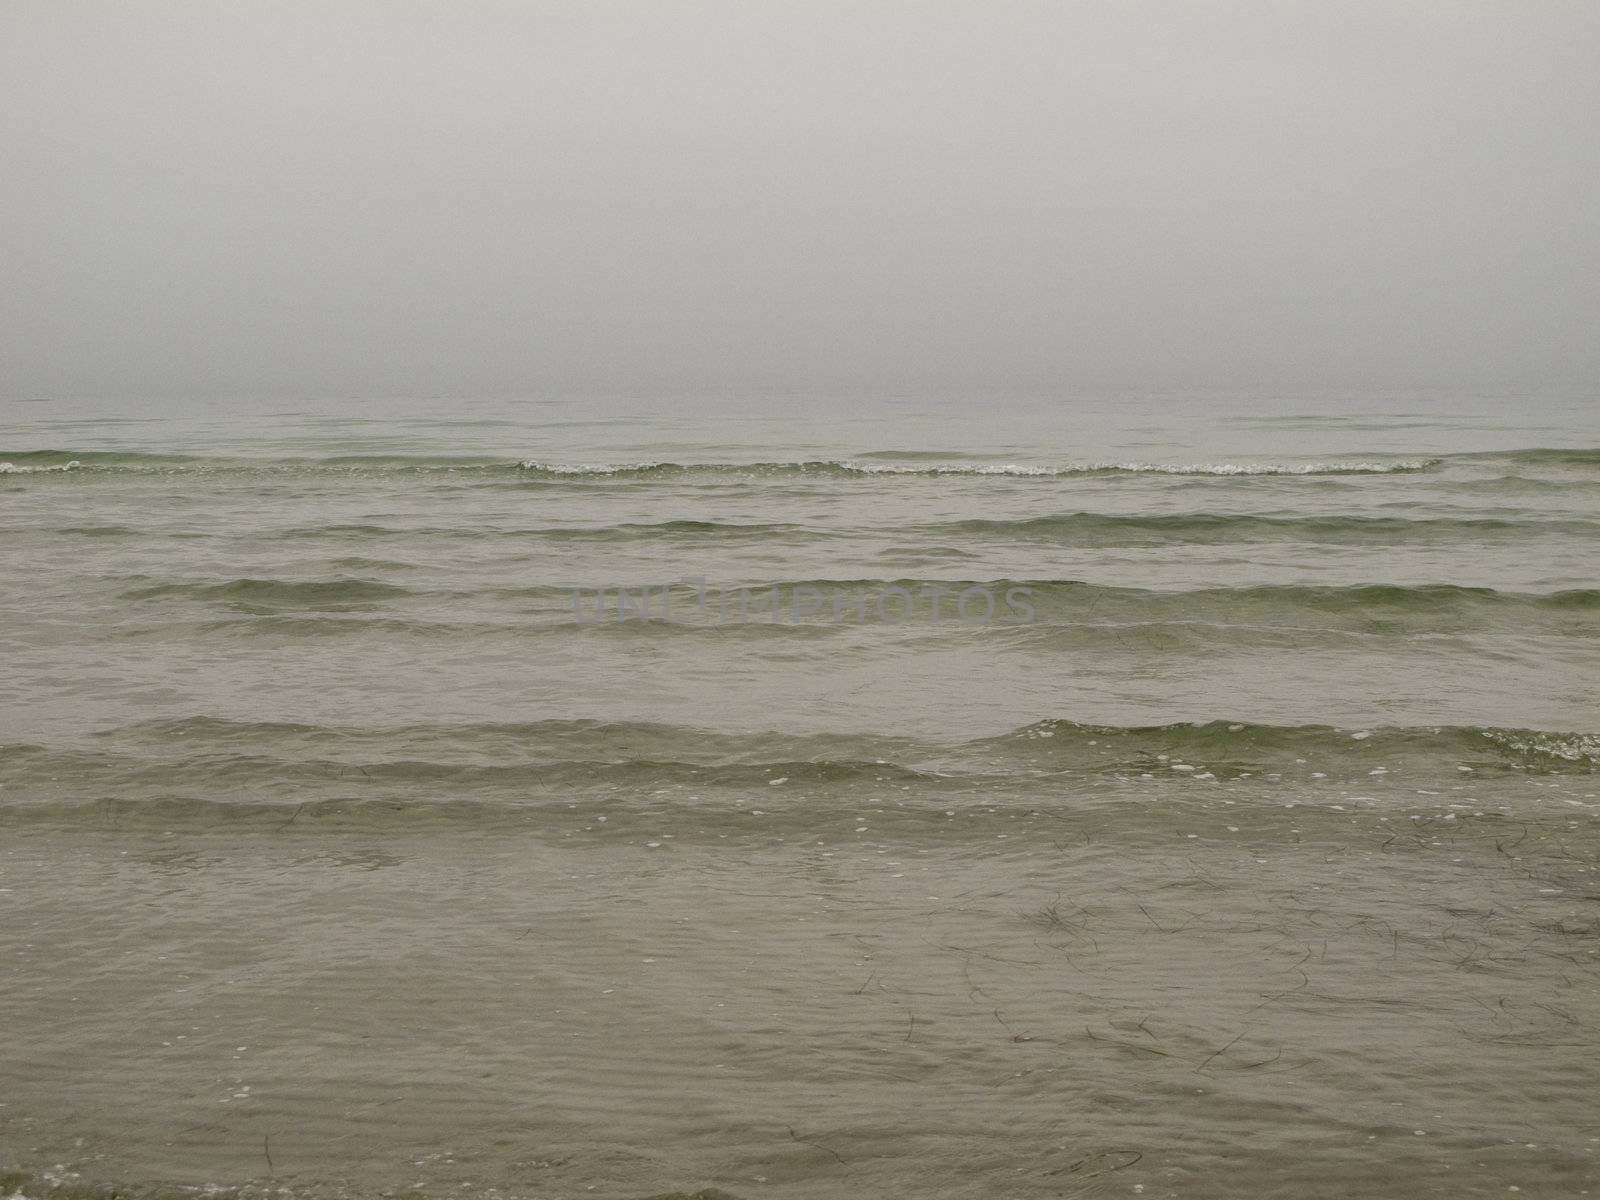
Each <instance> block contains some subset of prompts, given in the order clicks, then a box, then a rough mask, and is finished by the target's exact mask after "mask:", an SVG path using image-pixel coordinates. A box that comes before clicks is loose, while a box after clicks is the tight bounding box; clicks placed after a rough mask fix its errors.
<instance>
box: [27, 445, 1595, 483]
mask: <svg viewBox="0 0 1600 1200" xmlns="http://www.w3.org/2000/svg"><path fill="white" fill-rule="evenodd" d="M985 457H986V456H982V455H974V454H969V453H964V452H961V451H948V452H944V451H929V450H868V451H862V452H860V453H858V454H856V455H853V456H849V457H845V458H837V459H805V460H781V459H775V460H765V461H763V460H756V461H749V462H672V461H641V462H593V463H583V462H551V461H544V460H540V459H531V458H529V459H520V460H518V459H506V458H496V457H493V456H488V455H438V454H335V455H322V456H309V455H308V456H284V457H274V458H268V457H259V456H251V457H229V456H214V455H199V454H189V453H182V452H176V451H173V452H162V451H132V450H128V451H108V450H78V449H66V450H62V449H40V450H12V451H4V450H0V473H5V474H35V473H40V472H61V471H69V470H71V471H84V472H90V473H103V472H164V473H171V472H202V473H230V472H244V473H363V472H379V473H397V472H414V473H417V472H420V473H433V472H462V473H469V474H488V475H491V476H492V475H495V474H511V475H514V476H515V477H518V478H520V479H523V480H540V479H542V480H546V481H554V482H560V481H585V480H587V481H600V480H606V479H614V480H618V481H625V480H651V479H673V478H678V477H682V476H695V475H705V476H719V475H720V476H738V477H756V478H766V477H774V478H782V477H797V478H805V477H823V478H829V477H832V478H867V477H877V476H888V477H893V476H914V477H915V476H927V477H939V476H970V477H983V476H999V477H1010V478H1019V479H1021V478H1036V479H1064V478H1073V477H1078V476H1101V475H1178V476H1185V475H1190V476H1219V477H1237V476H1321V475H1393V474H1411V473H1416V472H1422V471H1433V470H1436V469H1437V468H1439V467H1441V466H1444V465H1448V464H1454V463H1476V462H1502V463H1508V464H1514V465H1524V466H1546V467H1551V466H1553V467H1579V468H1587V467H1593V466H1596V465H1600V449H1587V448H1578V449H1561V448H1548V447H1530V448H1525V449H1510V450H1489V451H1470V452H1464V453H1408V454H1395V453H1387V452H1385V453H1362V452H1355V453H1352V454H1350V455H1346V456H1341V457H1335V458H1325V459H1316V460H1306V461H1296V460H1285V461H1258V460H1254V459H1249V458H1241V459H1233V458H1228V457H1224V458H1221V459H1219V460H1217V461H1193V462H1153V461H1141V460H1134V459H1115V460H1101V461H1084V462H1064V463H1063V462H1055V463H1050V462H997V461H983V459H984V458H985Z"/></svg>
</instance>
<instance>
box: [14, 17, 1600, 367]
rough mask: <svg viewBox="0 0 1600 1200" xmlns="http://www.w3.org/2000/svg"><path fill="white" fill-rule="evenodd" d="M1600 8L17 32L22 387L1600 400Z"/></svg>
mask: <svg viewBox="0 0 1600 1200" xmlns="http://www.w3.org/2000/svg"><path fill="white" fill-rule="evenodd" d="M1597 63H1600V5H1597V4H1593V3H1590V2H1589V0H1570V2H1562V0H1516V2H1513V0H1504V2H1501V3H1477V2H1475V0H1458V2H1454V0H1453V2H1450V3H1422V2H1416V3H1396V2H1394V0H1384V2H1381V3H1368V2H1365V0H1341V2H1340V3H1337V4H1329V3H1326V2H1325V0H1321V2H1316V3H1310V2H1304V3H1303V2H1299V0H1259V2H1247V0H1204V2H1201V0H1195V2H1190V3H1184V2H1170V3H1162V2H1156V0H1147V2H1146V0H1119V2H1110V0H1104V2H1102V0H1082V2H1075V0H1054V2H1049V3H1033V2H1020V0H984V2H981V3H980V2H977V0H972V2H969V3H943V2H938V0H923V2H918V3H911V2H901V3H884V2H877V0H857V2H855V3H842V2H841V3H830V2H826V0H816V2H811V3H800V2H798V0H744V2H740V3H730V2H718V3H689V2H685V0H650V2H648V3H647V2H643V0H640V2H637V3H617V2H608V0H589V2H584V3H576V2H574V3H553V2H552V3H546V2H540V0H526V2H523V3H491V2H489V0H452V2H450V3H423V2H418V0H383V2H382V3H377V2H365V3H354V2H347V0H322V2H319V3H305V2H301V0H272V2H268V3H263V2H255V0H205V2H198V0H197V2H192V3H174V2H171V0H141V2H140V3H137V4H130V3H126V0H116V2H110V0H102V2H98V3H96V2H90V0H4V3H3V4H0V398H4V397H10V398H31V397H39V396H71V395H78V396H100V395H130V396H138V395H144V396H151V395H165V396H172V395H194V396H208V395H216V396H222V395H227V396H250V395H263V396H265V395H271V396H282V395H341V396H368V395H370V396H390V395H410V396H429V395H467V394H486V395H489V394H492V395H517V394H532V393H537V392H541V391H549V390H561V391H565V392H572V391H578V392H584V391H594V392H613V391H649V390H653V389H659V390H662V391H672V392H683V391H693V390H694V389H706V390H708V391H710V390H720V391H729V390H731V391H737V390H739V389H746V388H749V389H763V390H780V391H788V392H803V391H806V390H814V391H819V392H821V391H828V392H838V393H845V394H849V393H851V392H853V391H883V390H892V391H917V390H919V389H925V390H956V391H961V390H969V389H974V388H991V389H1002V390H1004V389H1024V390H1036V391H1039V392H1042V393H1051V392H1054V391H1057V390H1070V389H1072V388H1082V387H1101V388H1107V387H1109V388H1127V389H1140V388H1160V389H1172V388H1180V389H1181V388H1188V387H1192V388H1206V389H1218V388H1221V389H1227V388H1230V387H1294V388H1298V389H1302V390H1304V389H1307V388H1312V389H1314V388H1317V387H1321V386H1327V387H1373V388H1389V387H1444V388H1453V387H1461V388H1474V387H1475V388H1486V387H1487V388H1492V387H1524V386H1544V385H1579V386H1588V385H1592V384H1596V383H1600V202H1597V195H1600V70H1597V69H1596V64H1597Z"/></svg>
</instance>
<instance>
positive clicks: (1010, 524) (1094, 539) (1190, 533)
mask: <svg viewBox="0 0 1600 1200" xmlns="http://www.w3.org/2000/svg"><path fill="white" fill-rule="evenodd" d="M919 532H928V533H956V534H963V535H970V536H976V537H982V538H1015V539H1020V540H1025V541H1046V542H1051V543H1053V544H1068V545H1082V546H1122V545H1138V544H1142V543H1148V544H1152V545H1170V544H1171V543H1173V542H1183V543H1189V544H1198V545H1215V544H1226V543H1230V542H1264V541H1270V542H1307V541H1309V542H1326V543H1347V542H1373V541H1377V542H1386V543H1387V542H1418V541H1435V540H1440V539H1455V538H1471V539H1482V538H1485V537H1528V536H1538V535H1554V534H1563V535H1574V536H1582V537H1595V538H1600V523H1596V522H1594V521H1586V520H1576V519H1567V520H1562V519H1552V520H1508V519H1505V518H1498V517H1475V518H1467V517H1417V518H1411V517H1370V516H1354V515H1350V516H1317V517H1285V516H1259V515H1255V514H1252V513H1211V512H1189V513H1158V514H1147V515H1123V514H1112V513H1093V512H1075V513H1060V514H1053V515H1049V516H1036V517H1019V518H1013V519H995V518H974V519H970V520H964V521H949V522H942V523H935V524H930V525H924V526H920V527H919Z"/></svg>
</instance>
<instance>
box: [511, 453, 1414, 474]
mask: <svg viewBox="0 0 1600 1200" xmlns="http://www.w3.org/2000/svg"><path fill="white" fill-rule="evenodd" d="M862 457H865V456H862ZM1441 461H1442V460H1441V459H1438V458H1411V459H1395V460H1386V461H1379V460H1371V461H1338V462H1307V463H1250V462H1243V463H1233V462H1219V463H1154V462H1090V463H1079V464H1068V465H1058V466H1049V465H1041V464H1028V463H942V464H937V465H918V464H913V463H891V462H863V461H850V460H843V459H813V460H807V461H803V462H748V463H678V462H638V463H549V462H540V461H537V460H532V459H530V460H527V461H524V462H523V463H521V464H520V465H521V469H522V470H523V471H524V472H526V473H527V474H528V475H529V476H530V477H532V478H539V479H574V478H576V479H617V480H623V479H634V480H654V479H673V478H679V477H682V476H699V475H705V476H714V475H731V476H754V477H780V478H782V477H798V478H804V477H825V478H827V477H832V478H844V479H849V478H864V477H871V476H927V477H940V476H1007V477H1014V478H1036V479H1065V478H1072V477H1074V476H1096V475H1220V476H1239V475H1246V476H1248V475H1390V474H1405V473H1410V472H1416V471H1425V470H1428V469H1429V468H1430V467H1433V466H1435V465H1436V464H1438V463H1439V462H1441Z"/></svg>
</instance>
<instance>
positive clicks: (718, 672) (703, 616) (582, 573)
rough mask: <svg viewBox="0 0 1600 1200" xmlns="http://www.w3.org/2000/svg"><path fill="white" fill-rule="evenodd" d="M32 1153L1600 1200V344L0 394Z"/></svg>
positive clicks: (864, 1186) (222, 1184)
mask: <svg viewBox="0 0 1600 1200" xmlns="http://www.w3.org/2000/svg"><path fill="white" fill-rule="evenodd" d="M0 548H3V555H0V565H3V570H0V614H3V620H0V1195H7V1196H21V1197H27V1198H29V1200H44V1198H45V1197H51V1196H56V1197H101V1198H104V1200H111V1198H112V1197H117V1198H122V1200H136V1198H140V1197H158V1196H159V1197H169V1196H195V1197H202V1196H203V1197H224V1198H228V1197H239V1198H247V1197H248V1198H260V1200H267V1198H268V1197H278V1198H288V1197H297V1196H303V1197H307V1198H311V1200H320V1198H324V1197H326V1198H334V1197H340V1198H342V1197H359V1198H366V1197H384V1198H391V1197H396V1198H398V1197H414V1198H416V1200H444V1198H447V1197H473V1198H487V1200H517V1198H520V1197H530V1198H544V1197H597V1198H613V1200H645V1198H647V1197H667V1196H679V1197H690V1196H700V1197H706V1198H710V1197H722V1198H724V1200H726V1198H728V1197H733V1198H737V1200H755V1198H761V1197H771V1198H774V1200H777V1198H782V1200H802V1198H812V1197H825V1198H831V1197H840V1198H844V1197H851V1198H853V1197H864V1196H872V1197H894V1198H898V1197H905V1198H908V1200H911V1198H916V1200H944V1198H949V1200H956V1198H962V1200H965V1198H972V1197H983V1198H996V1200H999V1198H1003V1197H1017V1198H1021V1200H1033V1198H1036V1197H1134V1196H1142V1197H1145V1198H1146V1200H1155V1198H1156V1197H1185V1198H1202V1200H1203V1198H1217V1200H1222V1198H1234V1197H1269V1196H1270V1197H1295V1198H1304V1197H1330V1198H1331V1197H1352V1196H1361V1197H1392V1196H1405V1197H1408V1198H1412V1197H1441V1198H1443V1197H1450V1198H1456V1197H1464V1196H1480V1195H1481V1196H1490V1195H1493V1196H1504V1195H1507V1194H1508V1193H1510V1194H1515V1193H1518V1192H1520V1193H1521V1195H1522V1196H1524V1197H1528V1198H1530V1200H1532V1198H1533V1197H1569V1196H1582V1195H1589V1194H1597V1195H1600V1161H1597V1160H1600V776H1597V767H1600V567H1597V564H1600V553H1597V551H1600V397H1597V395H1596V393H1595V392H1593V391H1592V390H1589V391H1582V390H1568V391H1559V390H1543V391H1527V392H1510V391H1492V392H1491V391H1486V392H1481V393H1479V392H1420V391H1419V392H1396V391H1384V392H1334V391H1329V392H1316V393H1274V392H1266V391H1259V392H1258V391H1252V392H1170V393H1166V392H1151V391H1144V392H1137V393H1126V392H1116V391H1106V392H1095V391H1067V392H1052V393H1044V392H1029V393H1027V394H1005V393H997V394H992V395H991V394H982V395H974V394H943V393H928V394H915V395H904V394H853V395H848V396H833V395H806V394H789V393H784V392H779V391H773V392H751V393H747V394H730V393H724V392H716V393H707V394H699V393H693V392H686V393H682V394H669V393H662V394H654V393H652V394H649V395H631V394H630V395H602V396H595V395H579V394H565V393H549V394H541V395H534V396H516V397H454V396H441V397H431V398H414V399H406V400H378V399H354V398H339V397H319V398H306V397H292V398H268V399H262V398H246V397H217V398H198V397H162V398H154V399H143V400H137V399H116V400H112V399H94V400H91V399H82V400H72V399H52V398H40V399H32V400H12V401H4V402H0Z"/></svg>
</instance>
